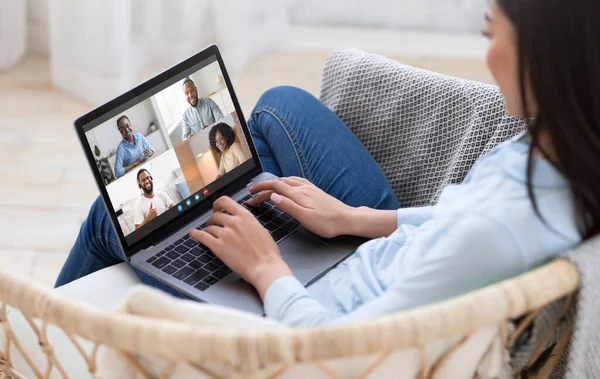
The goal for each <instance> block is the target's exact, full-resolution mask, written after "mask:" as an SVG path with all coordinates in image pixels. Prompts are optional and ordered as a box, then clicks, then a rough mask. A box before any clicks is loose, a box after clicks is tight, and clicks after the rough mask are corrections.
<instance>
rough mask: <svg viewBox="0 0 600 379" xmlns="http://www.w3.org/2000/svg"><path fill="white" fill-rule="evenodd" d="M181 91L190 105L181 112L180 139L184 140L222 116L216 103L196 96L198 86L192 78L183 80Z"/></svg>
mask: <svg viewBox="0 0 600 379" xmlns="http://www.w3.org/2000/svg"><path fill="white" fill-rule="evenodd" d="M183 93H184V95H185V98H186V100H187V102H188V103H189V104H190V106H189V107H187V109H186V110H185V111H184V112H183V116H182V123H183V127H182V132H181V139H183V140H185V139H186V138H189V137H191V136H192V135H194V134H196V133H198V132H199V131H201V130H202V129H204V128H205V127H207V126H209V125H212V124H214V123H215V122H217V121H219V120H220V119H222V118H223V112H221V108H219V106H218V105H217V103H215V102H214V101H213V100H212V99H211V98H209V97H202V98H200V97H198V88H197V87H196V85H195V84H194V82H193V81H192V79H186V80H184V82H183Z"/></svg>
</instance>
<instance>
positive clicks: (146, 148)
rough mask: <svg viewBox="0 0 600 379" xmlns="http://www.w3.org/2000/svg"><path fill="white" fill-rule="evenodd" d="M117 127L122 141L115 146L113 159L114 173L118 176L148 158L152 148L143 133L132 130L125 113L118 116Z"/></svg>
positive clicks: (151, 153)
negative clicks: (115, 155) (114, 158)
mask: <svg viewBox="0 0 600 379" xmlns="http://www.w3.org/2000/svg"><path fill="white" fill-rule="evenodd" d="M117 128H119V132H120V133H121V135H122V136H123V141H121V143H120V144H119V147H117V160H116V161H115V175H116V176H117V178H120V177H121V176H123V175H125V174H126V173H128V172H129V171H131V170H132V169H133V168H135V167H136V166H137V165H139V164H141V163H143V162H144V161H145V160H146V159H148V158H150V157H151V156H152V155H153V154H154V148H153V147H152V146H150V144H149V143H148V141H147V140H146V137H144V135H143V134H141V133H134V132H133V130H132V128H131V121H129V117H127V116H125V115H123V116H121V117H119V118H118V119H117Z"/></svg>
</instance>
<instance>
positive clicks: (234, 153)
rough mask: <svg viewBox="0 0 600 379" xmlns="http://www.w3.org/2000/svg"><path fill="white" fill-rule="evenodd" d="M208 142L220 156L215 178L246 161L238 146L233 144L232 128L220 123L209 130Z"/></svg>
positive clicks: (246, 158)
mask: <svg viewBox="0 0 600 379" xmlns="http://www.w3.org/2000/svg"><path fill="white" fill-rule="evenodd" d="M208 140H209V142H210V147H211V149H212V150H213V151H214V152H215V153H216V154H220V155H221V159H220V160H219V171H218V173H217V178H220V177H221V176H223V175H225V174H226V173H228V172H229V171H231V170H233V169H234V168H236V167H237V166H239V165H240V164H242V163H244V162H246V161H247V160H248V157H247V156H246V153H244V150H243V149H242V147H241V146H240V144H239V143H237V142H235V133H234V132H233V128H232V127H231V126H229V125H227V124H225V123H224V122H220V123H218V124H216V125H214V126H213V127H212V129H210V132H209V133H208Z"/></svg>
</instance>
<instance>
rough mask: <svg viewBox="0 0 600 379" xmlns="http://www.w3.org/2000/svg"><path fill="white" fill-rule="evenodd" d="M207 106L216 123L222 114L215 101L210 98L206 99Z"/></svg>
mask: <svg viewBox="0 0 600 379" xmlns="http://www.w3.org/2000/svg"><path fill="white" fill-rule="evenodd" d="M208 104H209V106H210V110H211V112H212V114H213V117H214V119H215V122H218V121H219V120H220V119H222V118H223V112H221V108H219V106H218V105H217V103H215V101H214V100H213V99H211V98H208Z"/></svg>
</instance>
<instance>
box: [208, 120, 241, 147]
mask: <svg viewBox="0 0 600 379" xmlns="http://www.w3.org/2000/svg"><path fill="white" fill-rule="evenodd" d="M217 132H219V133H221V135H222V136H223V137H225V139H226V140H227V148H228V149H229V148H230V147H231V145H233V143H234V142H235V133H234V132H233V128H232V127H231V126H229V125H227V124H226V123H224V122H220V123H218V124H215V126H213V127H212V129H210V132H208V142H209V143H210V147H211V149H213V151H214V152H215V153H216V154H221V150H219V148H218V147H217Z"/></svg>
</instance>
